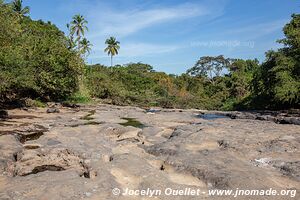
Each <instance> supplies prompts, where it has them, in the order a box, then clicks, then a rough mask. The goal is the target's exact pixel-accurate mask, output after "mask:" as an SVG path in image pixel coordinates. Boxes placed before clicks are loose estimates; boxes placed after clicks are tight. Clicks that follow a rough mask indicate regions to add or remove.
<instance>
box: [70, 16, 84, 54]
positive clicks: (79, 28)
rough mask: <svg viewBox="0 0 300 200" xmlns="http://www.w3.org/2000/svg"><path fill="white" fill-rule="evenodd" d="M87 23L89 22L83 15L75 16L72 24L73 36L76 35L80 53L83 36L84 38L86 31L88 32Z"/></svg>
mask: <svg viewBox="0 0 300 200" xmlns="http://www.w3.org/2000/svg"><path fill="white" fill-rule="evenodd" d="M87 23H88V21H86V20H85V19H84V17H83V16H82V15H75V16H74V17H73V21H72V22H71V27H70V30H71V35H74V34H75V35H76V36H77V39H76V41H77V44H78V47H77V48H78V51H79V50H80V38H81V36H84V33H85V31H88V28H87V26H86V25H87Z"/></svg>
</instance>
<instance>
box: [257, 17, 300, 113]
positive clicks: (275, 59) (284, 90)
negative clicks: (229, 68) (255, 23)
mask: <svg viewBox="0 0 300 200" xmlns="http://www.w3.org/2000/svg"><path fill="white" fill-rule="evenodd" d="M283 31H284V34H285V36H286V38H285V39H282V40H279V42H280V43H283V44H284V45H285V47H284V48H281V49H279V50H278V51H269V52H267V53H266V57H267V58H266V61H265V62H264V63H263V64H262V65H261V66H260V67H259V68H258V69H257V70H256V72H255V74H254V78H253V80H252V83H251V88H252V93H253V95H254V99H253V102H257V103H256V104H258V103H260V102H261V100H262V99H263V100H264V108H273V109H274V108H276V109H279V108H282V109H283V108H291V107H297V106H298V107H299V106H300V61H299V60H300V56H299V55H300V15H299V14H294V15H292V20H291V21H290V23H288V24H286V25H285V27H284V29H283Z"/></svg>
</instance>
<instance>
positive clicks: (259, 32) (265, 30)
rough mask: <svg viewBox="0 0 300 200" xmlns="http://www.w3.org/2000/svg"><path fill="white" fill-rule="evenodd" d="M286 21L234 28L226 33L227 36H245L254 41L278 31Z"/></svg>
mask: <svg viewBox="0 0 300 200" xmlns="http://www.w3.org/2000/svg"><path fill="white" fill-rule="evenodd" d="M287 21H288V20H276V21H272V22H267V23H259V24H254V25H249V26H246V27H240V28H234V29H232V30H230V31H228V32H227V33H228V34H234V35H241V36H247V37H248V39H251V40H254V39H257V38H259V37H262V36H265V35H268V34H270V33H273V32H275V31H278V30H280V29H282V27H283V26H284V24H285V23H286V22H287Z"/></svg>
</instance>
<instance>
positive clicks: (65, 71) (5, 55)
mask: <svg viewBox="0 0 300 200" xmlns="http://www.w3.org/2000/svg"><path fill="white" fill-rule="evenodd" d="M29 11H30V9H29V7H26V6H23V5H22V0H15V1H13V2H12V3H9V4H7V3H4V1H1V0H0V24H1V26H0V82H1V84H0V105H6V104H9V103H11V104H16V105H19V104H20V103H21V105H30V106H44V105H45V104H44V102H46V101H67V102H72V103H76V102H80V103H87V102H90V101H91V99H92V98H99V99H102V101H103V102H106V103H111V104H117V105H138V106H146V107H149V106H161V107H166V108H201V109H222V110H233V109H289V108H299V104H300V15H299V14H294V15H292V20H291V21H290V23H288V24H287V25H286V26H285V27H284V29H283V32H284V34H285V38H284V39H282V40H279V41H278V42H279V43H281V44H283V47H282V48H280V49H278V50H277V51H269V52H267V53H266V60H265V61H264V62H263V63H259V62H258V60H256V59H254V60H242V59H233V58H225V57H224V56H222V55H219V56H202V57H200V59H199V60H198V61H196V63H195V65H194V66H192V67H191V68H190V69H189V70H187V72H186V73H183V74H181V75H172V74H166V73H164V72H156V71H154V70H153V67H152V66H150V65H148V64H144V63H129V64H126V65H122V66H121V65H115V66H114V65H113V62H112V61H113V57H114V56H115V55H118V53H119V50H120V48H121V46H120V42H119V41H117V39H116V38H114V37H110V38H108V39H107V40H106V41H105V44H106V48H105V50H104V51H105V52H107V54H108V55H109V56H110V57H111V66H110V67H107V66H103V65H99V64H97V65H92V66H91V65H87V64H85V62H84V60H85V59H86V57H87V56H88V55H89V53H90V51H91V47H92V44H91V43H90V42H89V41H88V39H87V38H85V32H86V31H88V27H87V25H88V21H87V20H86V19H85V18H84V17H83V16H82V15H79V14H78V15H75V16H74V17H73V18H72V21H71V22H70V23H69V24H68V25H67V28H68V30H69V33H68V34H67V35H65V34H64V33H63V32H62V31H60V30H59V29H58V28H57V27H56V26H55V25H53V24H51V22H43V21H41V20H38V21H34V20H32V19H31V18H30V17H29V16H28V15H29Z"/></svg>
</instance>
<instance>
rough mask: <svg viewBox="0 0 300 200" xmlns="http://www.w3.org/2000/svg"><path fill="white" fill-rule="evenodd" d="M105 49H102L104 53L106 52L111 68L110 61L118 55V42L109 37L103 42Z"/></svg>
mask: <svg viewBox="0 0 300 200" xmlns="http://www.w3.org/2000/svg"><path fill="white" fill-rule="evenodd" d="M105 44H106V45H107V47H106V48H105V49H104V52H107V54H108V55H110V58H111V67H112V66H113V62H112V59H113V57H114V56H115V55H118V53H119V49H120V42H119V41H117V40H116V38H115V37H110V38H108V39H107V40H106V41H105Z"/></svg>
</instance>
